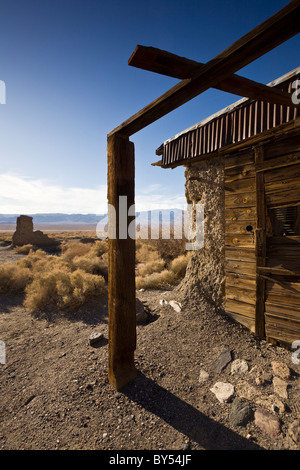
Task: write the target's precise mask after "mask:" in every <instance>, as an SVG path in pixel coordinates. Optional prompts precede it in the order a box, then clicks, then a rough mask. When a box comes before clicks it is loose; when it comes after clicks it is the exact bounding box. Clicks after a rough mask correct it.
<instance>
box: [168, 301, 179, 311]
mask: <svg viewBox="0 0 300 470" xmlns="http://www.w3.org/2000/svg"><path fill="white" fill-rule="evenodd" d="M169 305H171V307H172V308H173V309H174V310H175V311H176V312H181V308H182V305H181V303H179V302H176V300H170V302H169Z"/></svg>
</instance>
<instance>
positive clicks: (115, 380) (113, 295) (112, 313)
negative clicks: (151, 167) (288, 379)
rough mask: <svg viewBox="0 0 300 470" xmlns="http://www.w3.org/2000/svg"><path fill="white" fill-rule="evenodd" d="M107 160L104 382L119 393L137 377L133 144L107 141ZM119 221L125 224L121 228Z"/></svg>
mask: <svg viewBox="0 0 300 470" xmlns="http://www.w3.org/2000/svg"><path fill="white" fill-rule="evenodd" d="M107 159H108V203H109V204H110V205H111V206H113V208H114V209H115V234H116V236H115V237H112V236H110V235H109V240H108V311H109V346H108V347H109V364H108V379H109V382H110V383H111V385H112V386H113V387H114V388H116V389H117V390H119V389H121V388H122V387H123V386H124V385H126V384H127V383H128V382H130V381H131V380H133V379H134V378H135V377H136V375H137V372H136V369H135V365H134V351H135V348H136V296H135V240H134V239H132V238H130V237H129V236H128V230H127V229H128V225H129V224H130V223H131V222H132V220H133V219H134V216H133V217H128V208H129V207H130V206H131V205H132V204H134V144H133V143H132V142H130V141H129V138H128V137H123V136H121V135H120V134H115V135H112V136H111V137H108V141H107ZM120 196H126V197H127V205H126V207H125V211H124V207H122V211H120ZM109 212H110V211H109ZM113 212H114V211H113ZM119 212H120V213H119ZM124 212H126V213H124ZM112 215H113V214H109V230H110V229H111V228H112V227H111V224H112V223H114V217H112ZM121 220H123V221H124V220H125V227H124V224H123V226H121V225H122V223H121V224H120V221H121ZM112 232H114V230H112Z"/></svg>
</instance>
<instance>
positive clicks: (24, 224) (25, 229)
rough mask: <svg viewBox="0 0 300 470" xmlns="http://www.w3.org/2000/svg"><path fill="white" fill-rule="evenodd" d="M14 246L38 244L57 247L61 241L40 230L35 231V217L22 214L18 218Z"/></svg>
mask: <svg viewBox="0 0 300 470" xmlns="http://www.w3.org/2000/svg"><path fill="white" fill-rule="evenodd" d="M12 244H13V246H22V245H36V246H45V247H55V246H58V245H59V242H58V241H57V240H55V239H54V238H50V237H48V235H45V234H44V233H43V232H41V231H40V230H36V231H33V218H32V217H30V216H28V215H20V217H18V218H17V227H16V231H15V233H14V234H13V237H12Z"/></svg>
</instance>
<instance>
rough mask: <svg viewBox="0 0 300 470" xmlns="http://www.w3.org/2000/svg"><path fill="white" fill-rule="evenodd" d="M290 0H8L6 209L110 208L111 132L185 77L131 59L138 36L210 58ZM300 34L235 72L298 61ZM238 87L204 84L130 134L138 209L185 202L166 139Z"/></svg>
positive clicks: (3, 116) (0, 32)
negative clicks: (160, 163)
mask: <svg viewBox="0 0 300 470" xmlns="http://www.w3.org/2000/svg"><path fill="white" fill-rule="evenodd" d="M287 3H288V2H287V1H285V0H273V1H272V2H270V1H269V0H251V1H247V2H246V1H241V0H210V1H202V0H198V1H194V0H152V1H148V0H147V1H146V0H123V1H121V0H106V1H103V0H1V1H0V7H1V9H0V64H1V67H0V80H2V81H4V82H5V85H6V104H0V161H1V166H0V213H16V214H18V213H36V212H67V213H98V214H100V213H103V212H106V205H107V199H106V142H107V140H106V139H107V133H108V132H110V131H111V130H112V129H114V128H115V127H117V126H118V125H119V124H121V123H122V122H123V121H124V120H126V119H127V118H129V117H130V116H131V115H132V114H134V113H135V112H137V111H139V110H140V109H141V108H143V107H144V106H145V105H147V104H148V103H149V102H151V101H152V100H154V99H156V98H157V97H159V96H160V95H161V94H162V93H164V92H165V91H167V90H168V89H169V88H171V87H172V86H173V85H175V84H176V83H177V80H175V79H172V78H168V77H163V76H160V75H158V74H154V73H152V72H148V71H143V70H139V69H136V68H134V67H130V66H128V63H127V62H128V58H129V57H130V55H131V54H132V52H133V51H134V48H135V46H136V45H137V44H141V45H144V46H154V47H158V48H161V49H164V50H168V51H169V52H173V53H175V54H178V55H182V56H185V57H188V58H190V59H194V60H199V61H200V62H207V61H209V60H210V59H212V58H213V57H215V56H216V55H217V54H218V53H220V52H222V51H223V50H224V49H225V48H227V47H228V46H230V45H231V44H232V43H233V42H234V41H235V40H237V39H239V38H240V37H241V36H242V35H244V34H246V33H247V32H248V31H250V30H251V29H252V28H254V27H255V26H257V25H258V24H260V23H261V22H262V21H264V20H265V19H267V18H268V17H269V16H271V15H273V14H274V13H276V12H277V11H278V10H280V9H281V8H282V7H283V6H285V5H286V4H287ZM299 50H300V38H299V35H297V36H296V37H294V38H292V39H290V40H289V41H287V42H286V43H285V44H283V45H281V46H279V47H278V48H276V49H274V50H273V51H271V52H270V53H268V54H266V55H265V56H263V57H262V58H260V59H259V60H257V61H255V62H254V63H252V64H250V65H249V66H247V67H246V68H244V69H243V70H241V71H239V74H240V75H244V76H246V77H248V78H252V79H254V80H257V81H260V82H262V83H268V82H270V81H272V80H274V79H276V78H278V77H280V76H282V75H284V74H285V73H287V72H289V71H290V70H293V69H294V68H296V67H297V66H299V65H300V64H299ZM237 99H239V97H237V96H234V95H230V94H228V93H224V92H220V91H216V90H208V91H207V92H205V93H204V94H202V95H200V96H199V97H197V98H195V99H194V100H192V101H191V102H189V103H187V104H185V105H184V106H182V107H180V108H179V109H177V110H175V111H173V112H172V113H170V114H169V115H167V116H165V117H164V118H162V119H160V120H158V121H157V122H155V123H154V124H152V125H150V126H148V127H147V128H145V129H144V130H142V131H140V132H138V133H137V134H135V135H133V136H132V137H131V140H132V141H133V142H134V143H135V151H136V205H137V210H148V209H154V208H175V207H182V204H183V203H184V200H185V198H184V169H183V168H181V167H180V168H177V169H174V170H163V169H161V168H158V167H152V166H151V163H152V162H154V161H156V160H158V159H159V157H157V156H156V155H155V151H156V149H157V148H158V147H159V146H160V144H161V143H162V142H163V141H164V140H166V139H168V138H170V137H172V136H173V135H175V134H177V133H178V132H180V131H182V130H184V129H186V128H188V127H189V126H192V125H193V124H195V123H197V122H199V121H201V120H202V119H205V118H206V117H208V116H210V115H211V114H213V113H215V112H217V111H219V110H220V109H222V108H224V107H225V106H227V105H229V104H231V103H233V102H234V101H236V100H237Z"/></svg>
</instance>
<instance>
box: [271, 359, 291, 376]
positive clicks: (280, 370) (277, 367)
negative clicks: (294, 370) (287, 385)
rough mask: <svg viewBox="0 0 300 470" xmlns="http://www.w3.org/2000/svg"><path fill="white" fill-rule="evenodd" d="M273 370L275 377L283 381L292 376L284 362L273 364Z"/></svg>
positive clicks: (274, 362)
mask: <svg viewBox="0 0 300 470" xmlns="http://www.w3.org/2000/svg"><path fill="white" fill-rule="evenodd" d="M271 365H272V369H273V372H274V374H275V375H277V376H278V377H280V378H281V379H289V378H290V376H291V371H290V368H289V367H288V366H287V365H286V364H284V363H283V362H276V361H273V362H271Z"/></svg>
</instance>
